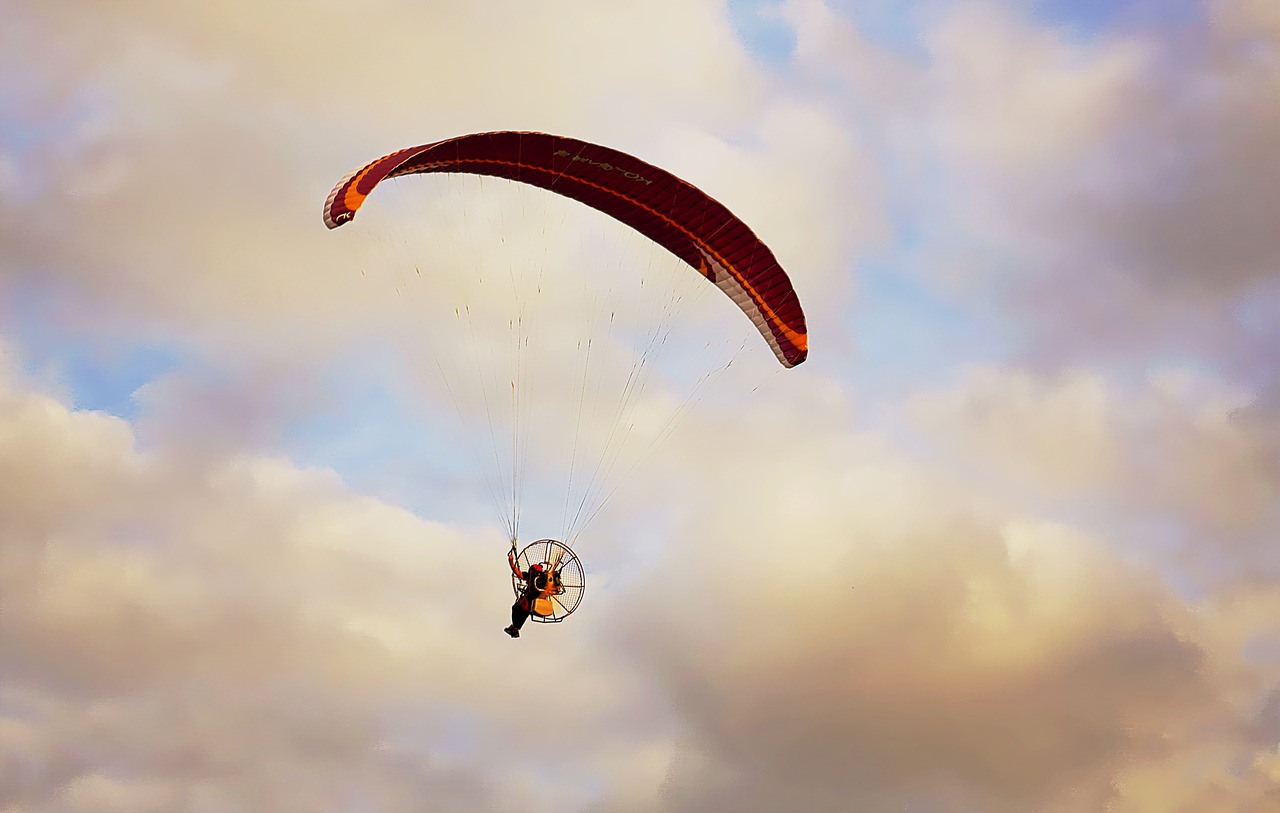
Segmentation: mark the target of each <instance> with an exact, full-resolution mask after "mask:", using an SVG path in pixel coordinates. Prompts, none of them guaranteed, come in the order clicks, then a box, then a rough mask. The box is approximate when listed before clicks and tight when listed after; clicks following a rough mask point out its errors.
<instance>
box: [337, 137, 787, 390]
mask: <svg viewBox="0 0 1280 813" xmlns="http://www.w3.org/2000/svg"><path fill="white" fill-rule="evenodd" d="M428 172H460V173H469V174H474V175H491V176H495V177H499V178H507V179H509V180H513V181H518V182H520V183H526V184H531V185H533V186H538V187H541V188H543V189H546V190H549V191H551V192H555V193H557V194H559V195H563V196H565V197H568V198H573V199H574V200H577V201H580V202H582V203H585V204H586V205H588V206H590V207H592V208H593V209H598V210H599V211H601V212H603V213H605V214H607V215H609V216H610V217H613V218H615V219H616V220H619V221H621V222H622V223H625V224H627V225H628V226H631V227H632V228H634V229H635V230H636V231H638V232H640V233H641V234H643V235H645V236H646V237H648V238H649V239H651V240H653V241H654V242H656V243H658V244H659V245H661V246H662V247H663V248H665V249H667V250H668V251H670V252H671V253H672V254H675V255H676V256H677V257H679V258H680V259H682V260H684V261H685V262H686V263H688V264H689V265H690V266H692V267H693V268H695V269H697V270H698V272H699V273H701V274H702V275H703V276H704V277H706V278H707V279H709V280H710V281H712V282H714V283H715V284H716V285H717V286H718V287H719V288H720V289H721V290H722V291H724V292H725V293H726V294H728V296H729V297H730V298H731V299H733V301H734V302H736V303H737V305H738V307H739V308H741V309H742V310H743V312H744V313H746V314H747V316H749V317H750V318H751V321H752V322H754V323H755V326H756V328H757V329H758V330H759V331H760V334H761V335H762V336H764V338H765V340H766V341H767V342H768V343H769V346H770V347H772V348H773V352H774V353H775V354H776V355H777V356H778V360H779V361H781V362H782V364H783V365H784V366H787V367H794V366H795V365H797V364H799V363H800V362H802V361H804V360H805V357H806V356H807V355H808V347H809V341H808V334H807V332H806V330H805V321H804V311H803V310H801V308H800V300H799V298H797V296H796V292H795V289H794V288H792V286H791V280H790V279H789V278H788V277H787V275H786V272H784V271H783V270H782V267H781V266H779V265H778V261H777V260H776V259H775V258H774V256H773V252H772V251H770V250H769V247H768V246H766V245H765V244H764V243H763V242H761V240H760V238H758V237H756V235H755V234H754V233H753V232H752V231H751V229H750V228H749V227H748V226H747V224H745V223H743V222H742V221H741V220H739V219H738V218H737V217H735V216H734V215H733V213H732V212H730V211H729V210H728V209H726V208H725V207H724V206H723V205H722V204H720V203H719V202H717V201H716V200H714V199H713V198H711V197H709V196H708V195H707V194H706V193H704V192H702V191H701V190H699V189H698V188H697V187H695V186H693V185H692V184H690V183H687V182H685V181H682V180H680V179H679V178H677V177H676V176H674V175H672V174H671V173H669V172H667V171H666V170H663V169H659V168H658V167H655V166H653V165H652V164H647V163H645V162H644V161H641V160H640V159H638V158H634V157H632V156H630V155H627V154H626V153H622V152H618V151H617V150H612V149H609V148H608V147H602V146H599V145H597V144H588V143H587V142H585V141H578V140H576V139H572V138H564V137H562V136H554V135H548V134H546V133H525V132H512V131H501V132H494V133H475V134H473V135H465V136H460V137H458V138H451V139H448V140H445V141H437V142H436V143H434V144H426V145H423V146H421V147H411V148H409V149H406V150H399V151H398V152H393V153H391V154H390V155H388V156H385V157H383V158H379V159H378V160H376V161H374V162H372V163H370V164H367V165H366V166H364V167H362V168H360V169H358V170H356V171H355V172H353V173H351V174H350V175H348V176H347V177H346V178H344V179H343V180H342V182H341V183H339V184H338V185H337V186H336V187H334V189H333V191H332V192H331V193H329V199H328V200H327V201H326V202H325V206H324V222H325V225H327V226H328V227H329V228H331V229H334V228H337V227H338V226H341V225H342V224H344V223H346V222H348V221H349V220H351V219H352V218H354V217H355V215H356V211H357V210H359V208H360V205H361V204H362V203H364V199H365V197H366V196H368V195H369V193H370V192H372V191H373V188H374V187H375V186H377V185H378V184H379V183H380V182H382V181H383V180H384V179H386V178H395V177H399V176H401V175H414V174H419V173H428Z"/></svg>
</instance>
